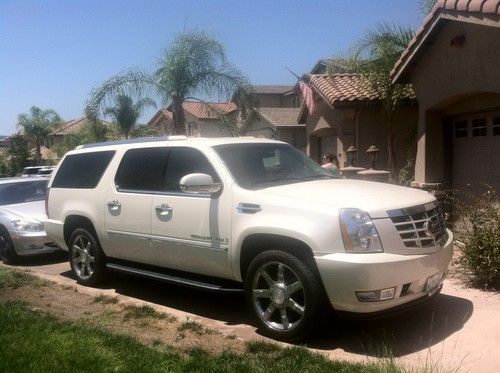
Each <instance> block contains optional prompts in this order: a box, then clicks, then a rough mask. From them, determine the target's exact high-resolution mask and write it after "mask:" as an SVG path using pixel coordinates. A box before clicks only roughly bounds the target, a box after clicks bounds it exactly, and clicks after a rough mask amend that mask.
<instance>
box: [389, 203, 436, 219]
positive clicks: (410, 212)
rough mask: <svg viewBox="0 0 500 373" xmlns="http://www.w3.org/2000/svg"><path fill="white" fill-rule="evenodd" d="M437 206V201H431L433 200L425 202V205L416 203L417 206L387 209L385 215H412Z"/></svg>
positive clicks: (393, 216) (392, 216)
mask: <svg viewBox="0 0 500 373" xmlns="http://www.w3.org/2000/svg"><path fill="white" fill-rule="evenodd" d="M438 206H439V203H438V202H437V201H433V202H429V203H426V204H425V205H418V206H411V207H404V208H401V209H395V210H389V211H387V215H389V217H390V218H396V217H399V216H405V215H414V214H419V213H423V212H427V211H430V210H432V209H434V208H436V207H438Z"/></svg>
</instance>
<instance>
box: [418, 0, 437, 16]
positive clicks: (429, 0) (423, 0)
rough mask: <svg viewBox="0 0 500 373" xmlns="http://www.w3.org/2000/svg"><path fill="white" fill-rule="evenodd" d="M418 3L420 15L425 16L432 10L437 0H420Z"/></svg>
mask: <svg viewBox="0 0 500 373" xmlns="http://www.w3.org/2000/svg"><path fill="white" fill-rule="evenodd" d="M419 3H420V4H419V8H420V12H421V13H422V16H424V17H425V16H426V15H427V14H429V13H430V12H431V11H432V9H433V8H434V5H436V3H437V0H420V2H419Z"/></svg>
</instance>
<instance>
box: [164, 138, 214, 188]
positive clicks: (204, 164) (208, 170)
mask: <svg viewBox="0 0 500 373" xmlns="http://www.w3.org/2000/svg"><path fill="white" fill-rule="evenodd" d="M194 173H202V174H207V175H210V176H212V179H213V180H214V182H220V179H219V176H218V175H217V173H216V172H215V170H214V168H213V167H212V165H211V164H210V162H209V161H208V159H207V158H206V157H205V155H203V153H201V152H200V151H199V150H197V149H193V148H184V147H172V148H170V155H169V157H168V165H167V172H166V174H165V186H164V189H163V190H164V191H166V192H180V186H179V184H180V181H181V179H182V178H183V177H184V176H186V175H188V174H194Z"/></svg>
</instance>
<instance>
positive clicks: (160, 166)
mask: <svg viewBox="0 0 500 373" xmlns="http://www.w3.org/2000/svg"><path fill="white" fill-rule="evenodd" d="M166 158H167V149H166V148H165V147H151V148H141V149H131V150H128V151H127V152H126V153H125V155H124V156H123V158H122V161H121V163H120V166H119V167H118V171H117V172H116V176H115V179H114V183H110V184H111V185H110V187H109V189H108V192H107V196H106V197H107V198H106V201H107V206H106V211H105V219H104V222H105V228H106V236H107V242H106V247H107V248H108V250H107V252H108V256H111V257H114V258H118V259H124V260H129V261H134V262H138V263H145V264H153V265H155V264H157V261H156V258H155V255H154V252H153V249H152V247H151V211H152V206H153V195H154V193H156V192H157V191H158V190H159V189H160V183H161V178H162V173H163V170H164V169H165V163H166Z"/></svg>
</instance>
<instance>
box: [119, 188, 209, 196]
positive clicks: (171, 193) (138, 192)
mask: <svg viewBox="0 0 500 373" xmlns="http://www.w3.org/2000/svg"><path fill="white" fill-rule="evenodd" d="M115 188H116V191H117V192H119V193H131V194H150V195H152V196H172V197H196V198H211V197H212V196H211V195H210V194H206V193H196V194H195V193H182V192H162V191H154V190H136V189H123V188H117V187H116V185H115Z"/></svg>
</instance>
